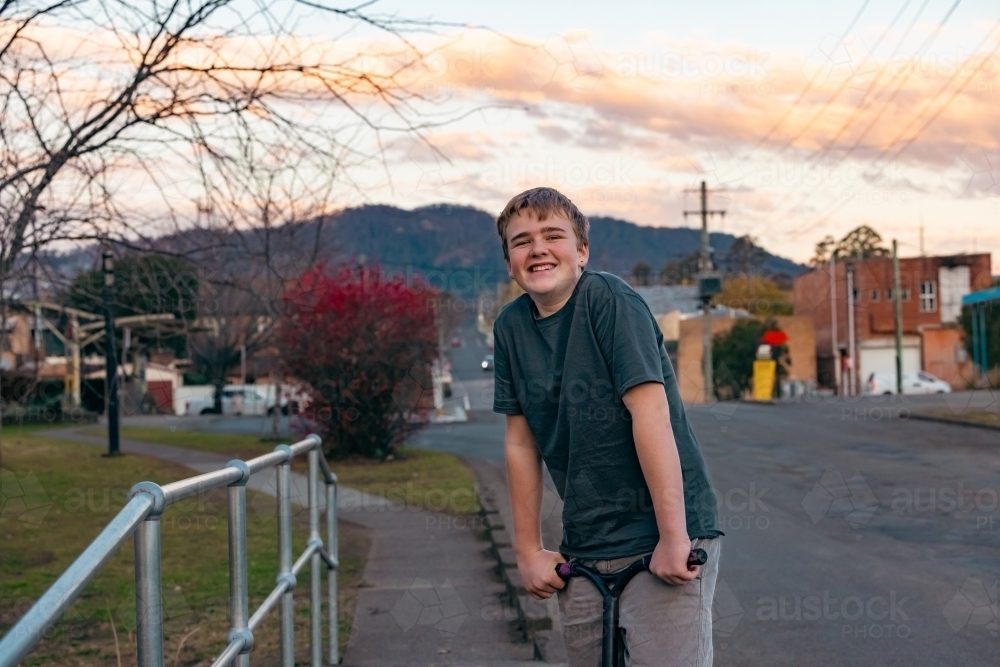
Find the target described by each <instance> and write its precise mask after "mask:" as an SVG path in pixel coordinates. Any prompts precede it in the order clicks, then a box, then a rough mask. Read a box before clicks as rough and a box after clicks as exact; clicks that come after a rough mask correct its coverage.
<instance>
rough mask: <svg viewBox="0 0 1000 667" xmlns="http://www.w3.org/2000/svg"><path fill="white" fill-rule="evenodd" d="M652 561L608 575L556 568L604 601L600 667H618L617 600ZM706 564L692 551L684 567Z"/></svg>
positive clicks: (700, 554) (702, 555) (703, 555)
mask: <svg viewBox="0 0 1000 667" xmlns="http://www.w3.org/2000/svg"><path fill="white" fill-rule="evenodd" d="M652 557H653V556H652V554H650V555H649V556H643V557H642V558H640V559H639V560H637V561H636V562H634V563H632V564H631V565H629V566H628V567H626V568H625V569H624V570H620V571H618V572H613V573H609V574H604V573H601V572H598V571H597V570H595V569H593V568H590V567H584V566H583V565H579V564H577V563H559V564H558V565H556V574H558V575H559V577H560V578H562V579H564V580H565V579H569V578H570V577H586V578H587V579H590V581H591V582H592V583H593V584H594V586H596V587H597V590H598V591H599V592H600V593H601V595H602V596H603V597H604V637H603V639H602V643H601V667H618V600H619V598H620V597H621V594H622V591H623V590H625V586H627V585H628V582H630V581H632V577H634V576H635V575H637V574H639V573H640V572H642V571H643V570H648V569H649V561H650V559H651V558H652ZM707 562H708V552H706V551H705V550H704V549H692V550H691V555H690V556H688V562H687V564H688V567H690V566H692V565H704V564H705V563H707Z"/></svg>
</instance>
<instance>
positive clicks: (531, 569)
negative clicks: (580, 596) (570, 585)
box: [517, 549, 566, 600]
mask: <svg viewBox="0 0 1000 667" xmlns="http://www.w3.org/2000/svg"><path fill="white" fill-rule="evenodd" d="M565 562H566V559H565V558H563V555H562V554H561V553H559V552H558V551H547V550H545V549H539V550H538V551H533V552H531V553H528V554H518V556H517V570H518V572H519V573H520V574H521V581H522V582H524V589H525V590H526V591H528V594H529V595H531V597H533V598H535V599H536V600H547V599H549V598H550V597H552V594H553V593H555V592H556V591H560V590H562V589H563V587H564V586H565V585H566V582H565V581H563V580H562V578H561V577H560V576H559V575H558V574H556V565H558V564H559V563H565Z"/></svg>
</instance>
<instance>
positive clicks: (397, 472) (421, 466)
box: [83, 426, 479, 514]
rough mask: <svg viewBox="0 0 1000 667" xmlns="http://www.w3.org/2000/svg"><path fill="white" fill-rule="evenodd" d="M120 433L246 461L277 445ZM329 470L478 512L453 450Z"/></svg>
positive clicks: (432, 504)
mask: <svg viewBox="0 0 1000 667" xmlns="http://www.w3.org/2000/svg"><path fill="white" fill-rule="evenodd" d="M83 432H84V433H88V434H91V435H99V436H106V434H107V431H106V430H105V428H104V427H94V428H89V429H86V430H85V431H83ZM121 437H122V438H125V439H130V440H140V441H142V442H152V443H157V444H162V445H173V446H175V447H186V448H188V449H198V450H202V451H208V452H214V453H217V454H222V455H224V456H232V457H234V458H243V459H247V458H253V457H255V456H260V455H261V454H266V453H267V452H270V451H272V450H273V449H274V446H275V444H276V443H275V442H274V441H273V440H271V439H266V440H262V439H261V438H260V437H259V436H255V435H239V434H228V433H199V432H192V431H182V430H179V429H178V430H176V431H171V430H169V429H164V428H157V427H149V426H125V427H122V429H121ZM292 467H293V469H295V470H297V471H299V472H302V471H304V470H305V467H306V463H305V457H299V458H297V459H296V460H295V461H294V462H293V464H292ZM330 468H331V470H333V471H334V472H335V473H336V474H337V477H338V478H339V480H340V483H341V484H343V485H344V486H349V487H351V488H354V489H359V490H361V491H365V492H367V493H371V494H375V495H379V496H383V497H387V498H389V499H391V500H395V501H398V502H404V503H406V504H408V505H414V506H419V507H424V508H425V509H429V510H431V511H436V512H445V513H448V514H474V513H476V512H478V511H479V504H478V503H477V502H476V496H475V490H474V489H475V485H474V478H473V475H472V472H471V471H470V470H469V469H468V468H466V467H465V465H463V464H462V462H461V461H459V460H458V458H457V457H455V456H453V455H451V454H447V453H444V452H434V451H429V450H426V449H412V448H404V449H402V450H401V451H400V452H398V453H397V458H396V459H395V460H393V461H369V460H364V459H352V460H348V461H331V462H330Z"/></svg>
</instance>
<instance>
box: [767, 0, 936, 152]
mask: <svg viewBox="0 0 1000 667" xmlns="http://www.w3.org/2000/svg"><path fill="white" fill-rule="evenodd" d="M927 1H928V2H929V1H930V0H927ZM911 2H913V0H905V2H904V3H903V6H902V7H900V8H899V11H898V12H896V16H895V17H894V18H893V19H892V21H891V22H890V23H889V25H888V26H886V28H885V30H883V31H882V34H881V35H879V37H878V39H877V40H875V45H874V46H872V48H871V49H870V50H869V51H868V54H867V55H866V56H865V58H864V60H862V61H861V63H860V64H859V65H858V68H859V69H860V68H863V67H864V66H865V64H866V63H867V62H868V60H869V59H871V58H873V57H874V55H875V51H877V50H878V48H879V47H880V46H881V45H882V41H883V40H885V38H886V37H887V36H888V35H889V33H890V32H892V29H893V28H895V27H896V23H897V22H898V21H899V19H900V17H902V16H903V12H905V11H906V8H907V7H909V6H910V3H911ZM924 6H925V7H926V6H927V3H926V2H925V3H924ZM918 16H919V14H918ZM904 39H905V36H904ZM890 61H891V58H890ZM852 79H853V76H849V77H845V78H844V80H843V81H842V82H841V84H840V87H839V88H837V90H836V92H834V93H833V95H831V96H830V97H829V98H828V99H827V101H826V102H825V103H824V104H823V106H822V108H820V110H819V111H817V112H816V113H815V114H814V115H813V117H812V118H810V119H809V122H807V123H806V124H805V125H804V126H803V127H802V129H800V130H799V131H798V133H797V134H796V135H795V136H794V137H792V138H791V139H789V140H788V142H787V143H785V145H784V146H782V147H781V148H780V149H779V150H778V155H781V154H782V153H784V152H785V151H786V150H787V149H788V148H790V147H791V146H792V145H794V143H795V142H796V141H798V140H799V139H800V138H801V137H802V135H803V134H805V133H806V132H807V131H809V128H811V127H812V126H813V123H815V122H816V120H817V119H819V117H820V116H822V115H823V114H824V113H826V110H827V109H829V108H830V105H831V104H833V102H834V101H836V99H837V98H838V97H840V94H841V93H842V92H844V89H845V88H847V84H849V83H850V82H851V80H852ZM862 102H864V97H862Z"/></svg>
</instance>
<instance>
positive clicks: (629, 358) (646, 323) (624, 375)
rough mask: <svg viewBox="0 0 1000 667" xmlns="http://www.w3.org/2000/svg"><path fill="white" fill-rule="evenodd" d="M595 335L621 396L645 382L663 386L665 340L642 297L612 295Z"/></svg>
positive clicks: (600, 310)
mask: <svg viewBox="0 0 1000 667" xmlns="http://www.w3.org/2000/svg"><path fill="white" fill-rule="evenodd" d="M595 333H596V334H597V338H598V341H599V343H600V346H601V351H602V353H603V355H604V360H605V362H606V363H607V364H608V368H609V369H610V371H611V377H612V378H613V381H614V383H615V391H616V392H617V393H618V395H619V396H624V395H625V392H627V391H628V390H629V389H631V388H632V387H634V386H636V385H639V384H642V383H643V382H659V383H660V384H663V366H662V365H661V361H660V345H661V340H662V339H661V338H659V337H658V336H657V334H658V333H659V332H658V330H657V328H656V322H655V320H653V318H652V316H651V315H650V314H649V308H648V307H647V306H646V302H645V301H643V300H642V297H640V296H639V295H637V294H627V293H626V294H621V293H618V294H611V295H610V297H609V299H608V301H607V302H605V303H604V304H603V307H601V308H600V309H599V312H598V313H597V321H596V322H595Z"/></svg>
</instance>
